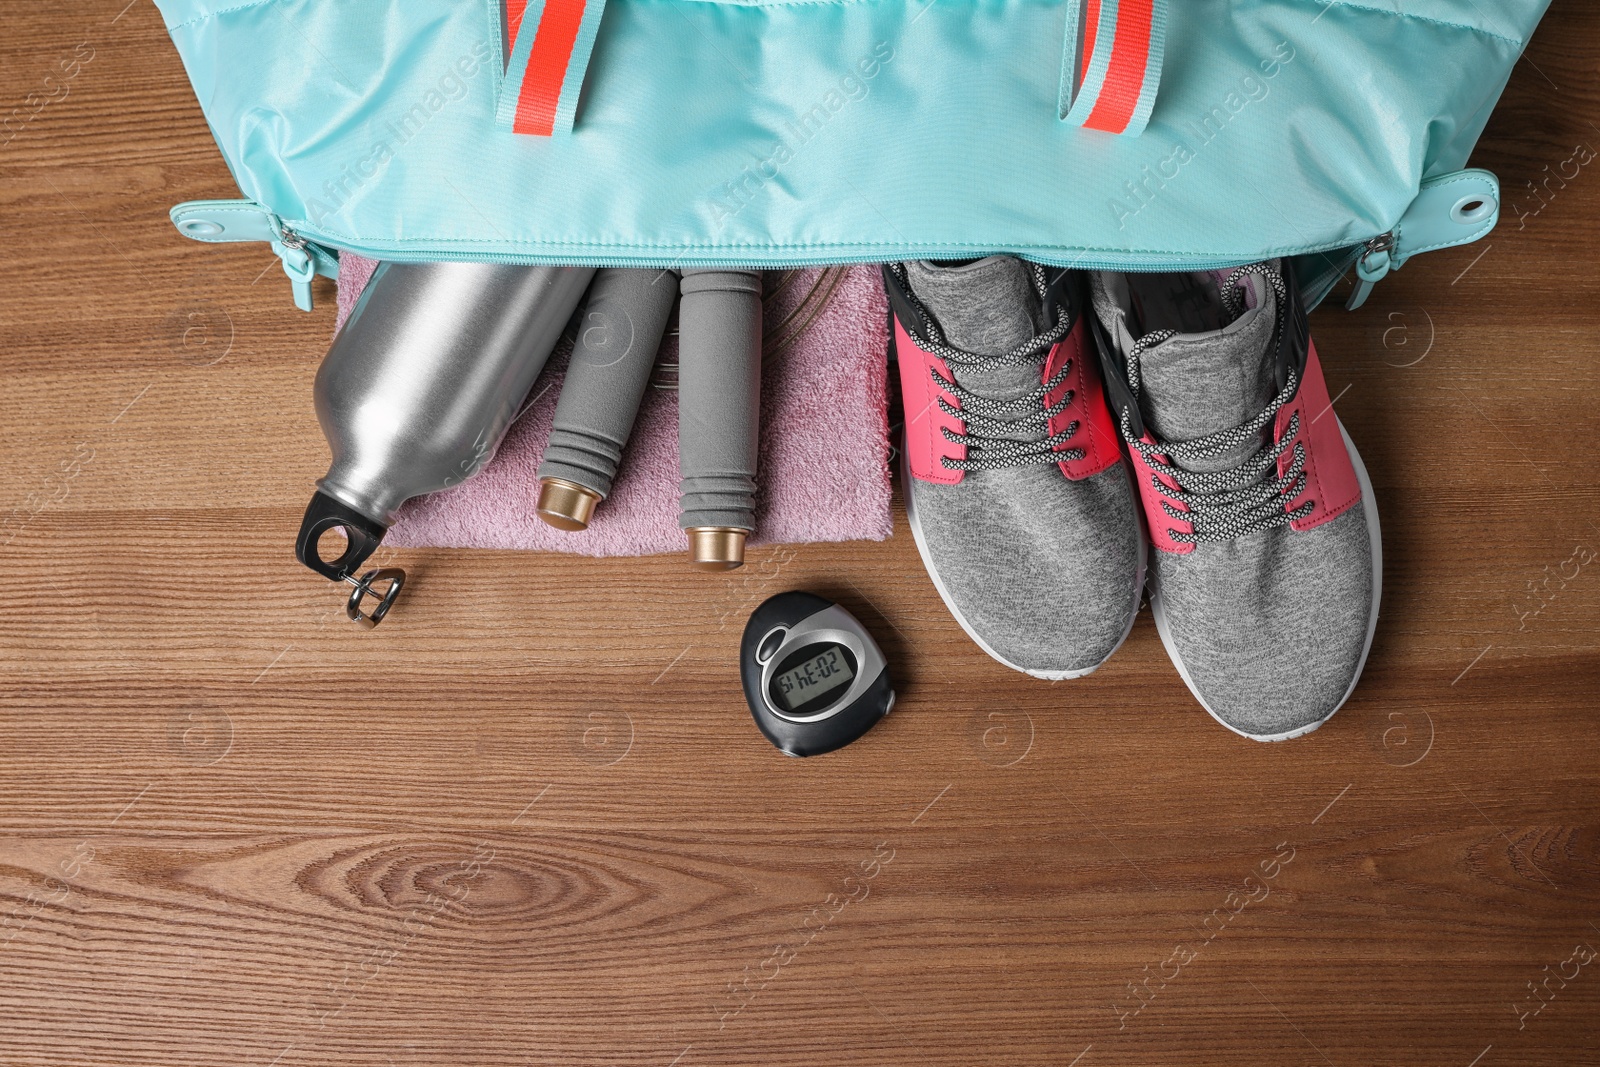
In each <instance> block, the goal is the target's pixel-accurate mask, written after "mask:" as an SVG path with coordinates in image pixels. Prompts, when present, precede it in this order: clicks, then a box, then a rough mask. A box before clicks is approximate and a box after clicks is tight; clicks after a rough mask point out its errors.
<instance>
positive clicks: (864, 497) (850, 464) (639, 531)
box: [338, 254, 893, 556]
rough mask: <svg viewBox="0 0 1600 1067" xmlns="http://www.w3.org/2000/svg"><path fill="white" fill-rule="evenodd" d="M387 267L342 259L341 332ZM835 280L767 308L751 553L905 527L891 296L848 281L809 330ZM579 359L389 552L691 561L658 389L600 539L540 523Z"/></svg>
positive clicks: (674, 453)
mask: <svg viewBox="0 0 1600 1067" xmlns="http://www.w3.org/2000/svg"><path fill="white" fill-rule="evenodd" d="M375 267H376V264H375V263H374V262H373V261H371V260H367V259H362V258H361V257H359V256H354V255H349V254H346V255H344V256H342V257H340V261H339V318H338V322H339V325H343V324H344V320H345V317H346V316H348V315H349V314H350V310H351V308H353V307H354V306H355V302H356V298H357V297H359V296H360V295H361V290H362V289H363V288H365V286H366V284H367V280H368V279H369V278H370V277H371V276H372V271H373V269H374V268H375ZM822 273H823V272H822V271H820V270H815V269H813V270H805V271H801V272H798V274H797V275H796V276H795V277H794V278H793V279H792V280H791V281H790V282H789V283H788V284H786V285H785V286H784V287H783V289H782V291H780V292H778V293H776V294H774V296H773V297H772V298H770V299H769V300H768V301H767V308H766V317H767V326H768V331H769V333H768V337H767V354H766V356H765V357H764V358H763V366H762V375H761V457H760V469H759V472H758V476H757V481H758V484H759V485H760V494H759V497H758V501H757V511H756V525H757V529H756V532H755V534H754V536H752V537H751V539H750V543H751V544H775V543H793V542H802V541H850V540H872V541H881V540H883V539H884V538H886V537H888V536H889V533H890V531H891V530H892V528H893V521H892V519H891V518H890V514H889V468H888V456H889V436H888V426H887V410H888V391H887V385H888V367H887V363H886V347H887V333H886V323H887V314H888V311H887V307H886V305H885V302H884V295H883V284H882V282H881V280H880V278H879V274H878V270H877V268H876V267H850V268H845V269H843V270H842V271H841V270H839V269H837V268H835V270H834V271H833V272H832V274H831V275H830V276H829V277H827V278H824V279H823V280H822V289H821V290H819V292H822V291H826V289H827V287H828V286H830V285H836V287H835V288H834V289H833V294H832V298H831V299H830V300H828V302H827V303H826V305H825V306H823V309H822V311H821V313H820V314H817V315H816V317H815V319H814V320H813V321H811V322H810V323H809V325H807V324H806V322H805V320H806V319H807V318H808V317H809V316H810V315H811V314H812V313H813V312H814V310H815V307H816V306H817V300H816V298H815V297H813V299H812V300H811V301H810V302H808V303H807V304H806V306H805V308H804V309H801V311H800V314H799V315H798V316H794V317H791V316H792V315H793V313H794V312H795V311H796V310H797V309H799V308H800V306H801V303H802V301H803V300H804V298H805V297H806V295H807V293H808V292H810V291H811V289H812V286H813V283H815V282H816V281H817V279H818V278H819V276H820V275H821V274H822ZM797 330H799V331H800V332H799V333H798V334H796V331H797ZM570 355H571V346H570V344H568V343H567V342H563V343H562V345H561V346H560V347H559V348H557V350H556V352H555V353H554V354H553V355H552V356H551V358H550V363H549V365H548V366H547V367H546V368H545V371H544V373H543V374H542V375H540V377H539V380H538V381H537V382H535V383H534V386H533V391H532V393H531V394H530V402H529V403H528V405H527V406H526V407H525V408H524V410H523V412H522V414H521V415H519V416H518V417H517V420H516V422H515V423H514V424H513V425H512V427H511V430H510V431H509V432H508V433H507V434H506V438H505V441H504V442H502V443H501V445H500V451H499V453H498V454H497V455H496V456H495V458H494V459H493V460H492V461H491V462H490V463H489V465H488V466H486V467H485V468H484V469H483V470H482V471H480V472H479V473H478V474H477V476H476V477H474V478H472V479H471V480H469V481H467V482H464V483H462V484H461V485H459V486H456V487H454V488H451V489H448V490H445V491H443V492H439V493H434V494H432V495H430V496H426V497H419V498H417V499H416V500H413V501H411V502H410V503H408V504H407V505H406V506H405V507H404V508H402V509H401V512H400V517H399V519H398V520H397V521H396V522H395V524H394V526H393V527H392V528H391V529H390V531H389V534H388V536H387V537H386V538H385V541H386V543H388V544H392V545H398V546H415V547H424V546H428V547H442V548H520V549H538V550H546V551H555V552H575V553H579V554H582V555H586V556H642V555H649V554H652V553H657V552H681V551H684V550H685V549H686V547H687V541H686V540H685V538H684V535H683V531H682V530H680V529H679V527H678V395H677V393H676V392H674V391H672V390H671V389H663V388H657V387H655V386H652V387H651V388H649V389H646V390H645V398H644V404H643V405H642V406H641V408H640V410H639V418H638V421H637V422H635V423H634V427H633V438H632V440H630V441H629V442H628V448H627V450H626V452H625V453H624V455H623V458H622V466H621V469H620V470H619V471H618V473H617V479H616V484H615V485H614V486H613V488H612V492H611V495H610V496H609V497H607V498H606V499H605V501H604V502H603V503H601V504H600V506H599V508H598V509H597V510H596V511H595V515H594V520H593V522H591V523H590V525H589V528H588V529H587V530H583V531H579V532H576V533H567V532H563V531H561V530H556V529H553V528H552V527H550V526H547V525H546V524H545V523H544V522H543V521H542V520H541V519H540V518H539V516H538V514H537V513H536V512H535V510H534V508H535V504H536V502H537V501H538V498H539V477H538V470H539V459H540V457H541V456H542V455H543V454H544V446H545V442H546V441H548V440H549V438H550V424H551V422H552V420H553V419H554V418H555V408H556V398H557V396H558V395H559V394H560V391H561V380H562V377H563V376H564V372H565V370H566V364H567V359H568V358H569V357H570ZM660 362H661V364H662V365H670V364H675V363H676V362H677V341H676V339H675V338H672V337H668V338H667V340H666V341H665V343H664V344H663V345H662V352H661V360H660ZM658 371H659V368H658Z"/></svg>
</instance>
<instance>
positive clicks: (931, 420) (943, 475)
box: [894, 317, 967, 485]
mask: <svg viewBox="0 0 1600 1067" xmlns="http://www.w3.org/2000/svg"><path fill="white" fill-rule="evenodd" d="M894 350H895V357H896V361H897V362H898V363H899V365H900V402H901V404H902V406H903V407H904V409H905V416H906V433H905V448H906V462H907V464H908V465H909V466H910V468H911V474H912V476H913V477H915V478H917V479H919V480H920V481H924V482H935V483H937V484H939V485H955V484H957V483H958V482H960V481H961V479H962V478H963V477H964V476H965V475H966V472H965V471H959V470H951V469H949V468H948V467H946V466H945V465H944V464H943V463H940V462H939V461H940V459H942V458H944V457H945V456H948V457H950V458H951V459H958V460H959V459H966V458H967V446H966V445H963V444H957V443H956V442H954V441H951V440H949V439H947V438H946V437H945V435H944V434H943V433H942V432H941V431H942V430H943V429H944V428H946V427H948V428H949V429H950V431H951V432H952V433H958V434H964V433H966V432H967V425H966V423H965V422H963V421H962V420H961V419H958V418H955V417H954V416H951V415H947V414H946V413H945V411H944V409H943V408H941V407H940V406H939V398H940V397H941V396H942V397H944V399H945V400H946V401H947V402H948V403H949V404H950V406H951V407H956V408H959V407H960V406H961V404H960V402H959V401H957V400H956V398H955V397H953V396H951V395H950V394H949V393H947V392H945V391H944V390H943V389H940V388H939V387H938V386H937V385H935V384H934V381H933V375H932V374H930V373H929V368H933V369H935V370H937V371H938V372H939V374H940V375H941V376H942V377H943V378H944V379H945V381H954V380H955V376H954V375H952V374H951V373H950V368H949V367H948V366H947V365H946V364H945V361H944V360H942V359H940V358H939V357H938V356H936V355H934V354H933V353H932V352H927V351H924V350H923V349H922V348H921V347H919V346H918V345H917V342H916V340H915V339H913V338H912V336H911V334H910V333H909V332H907V330H906V328H905V327H904V326H902V325H901V324H900V319H899V318H898V317H896V318H895V320H894Z"/></svg>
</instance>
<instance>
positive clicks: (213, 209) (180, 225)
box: [171, 200, 339, 311]
mask: <svg viewBox="0 0 1600 1067" xmlns="http://www.w3.org/2000/svg"><path fill="white" fill-rule="evenodd" d="M171 218H172V224H173V225H174V226H176V227H177V229H178V232H179V233H181V234H183V235H184V236H185V237H189V238H192V239H193V240H196V241H204V242H206V243H207V244H216V243H221V242H228V241H265V242H266V243H268V244H270V245H271V246H272V251H273V253H274V254H275V255H276V256H277V257H278V258H279V259H280V260H282V261H283V273H284V274H286V275H288V277H289V287H290V290H291V291H292V292H293V294H294V306H295V307H297V308H299V309H300V310H301V311H310V310H311V279H312V278H314V277H315V276H316V275H318V274H321V275H323V276H324V277H328V278H337V277H339V259H338V257H337V256H336V255H335V254H334V252H333V251H332V250H331V249H328V248H324V247H323V246H321V245H318V244H313V243H312V242H310V241H308V240H306V238H304V237H303V236H301V235H300V234H298V233H296V232H294V231H293V230H291V229H290V228H289V227H287V226H285V225H284V224H283V221H282V220H281V219H279V218H278V216H276V215H274V214H273V213H272V212H270V211H268V210H267V209H266V208H265V207H263V206H261V205H260V204H258V203H256V202H255V201H254V200H190V201H188V202H187V203H183V204H179V205H177V206H176V207H174V208H173V209H172V212H171Z"/></svg>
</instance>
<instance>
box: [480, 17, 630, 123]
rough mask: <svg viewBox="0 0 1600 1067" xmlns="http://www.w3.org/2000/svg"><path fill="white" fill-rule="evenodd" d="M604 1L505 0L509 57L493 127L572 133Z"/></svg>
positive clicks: (501, 83) (598, 29)
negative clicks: (510, 42)
mask: <svg viewBox="0 0 1600 1067" xmlns="http://www.w3.org/2000/svg"><path fill="white" fill-rule="evenodd" d="M605 6H606V4H605V0H506V27H507V30H508V32H509V35H510V38H511V40H512V42H513V43H512V46H511V58H510V59H509V60H507V62H506V73H505V77H504V78H502V79H501V82H500V106H499V110H498V111H497V112H496V115H495V124H496V125H497V126H499V127H500V128H501V129H506V130H510V131H511V132H513V133H526V134H532V135H533V136H535V137H550V136H553V135H555V134H567V133H571V132H572V121H573V118H574V117H575V116H576V115H577V113H578V94H579V93H580V92H581V91H582V89H583V75H584V72H585V71H586V70H587V69H588V67H589V55H590V53H591V52H593V51H594V39H595V36H596V35H597V34H598V33H599V32H600V16H601V14H602V13H603V12H604V11H605Z"/></svg>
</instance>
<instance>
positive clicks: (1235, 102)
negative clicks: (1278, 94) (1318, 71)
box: [1108, 41, 1295, 230]
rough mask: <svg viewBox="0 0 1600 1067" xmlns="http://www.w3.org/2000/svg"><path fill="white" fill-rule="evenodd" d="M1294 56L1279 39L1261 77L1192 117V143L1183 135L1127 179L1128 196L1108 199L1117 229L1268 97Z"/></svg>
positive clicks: (1290, 47)
mask: <svg viewBox="0 0 1600 1067" xmlns="http://www.w3.org/2000/svg"><path fill="white" fill-rule="evenodd" d="M1294 57H1295V50H1294V45H1292V44H1290V43H1289V42H1288V41H1279V42H1278V45H1277V47H1276V48H1274V49H1273V50H1272V55H1271V56H1269V57H1268V58H1266V59H1263V60H1262V61H1261V62H1260V64H1258V65H1259V67H1260V70H1261V77H1259V78H1258V77H1256V76H1255V75H1254V74H1246V75H1245V76H1244V77H1243V78H1241V79H1240V80H1239V84H1238V85H1237V86H1236V87H1234V88H1233V89H1231V90H1229V92H1228V94H1227V95H1226V96H1225V97H1223V98H1222V102H1221V103H1219V104H1213V105H1212V106H1211V107H1210V108H1209V109H1207V110H1206V111H1204V112H1202V113H1201V115H1200V117H1199V119H1197V120H1196V119H1191V120H1190V121H1189V123H1188V124H1187V127H1186V130H1187V131H1188V132H1191V133H1193V135H1194V144H1193V146H1192V147H1191V145H1190V143H1189V142H1188V141H1185V140H1183V139H1182V138H1179V139H1178V140H1177V141H1176V142H1174V143H1173V145H1172V147H1171V149H1169V150H1168V152H1167V154H1166V155H1165V156H1163V157H1162V158H1161V159H1160V161H1158V162H1157V163H1156V164H1155V166H1154V167H1153V168H1152V167H1151V165H1150V164H1148V163H1146V164H1144V165H1143V166H1141V167H1140V168H1139V178H1138V180H1136V181H1134V180H1130V181H1125V182H1123V183H1122V187H1123V188H1124V189H1125V190H1127V196H1126V197H1122V196H1114V197H1112V198H1111V199H1110V200H1109V201H1108V204H1109V206H1110V208H1111V214H1112V215H1113V216H1114V217H1115V218H1116V220H1117V229H1119V230H1122V229H1126V228H1127V225H1128V220H1129V219H1131V218H1133V217H1134V216H1135V215H1137V214H1139V212H1141V211H1143V210H1144V209H1145V207H1146V206H1147V205H1149V204H1150V202H1151V201H1153V200H1154V199H1155V198H1156V195H1157V194H1158V193H1160V192H1161V190H1163V189H1165V188H1166V187H1167V183H1169V182H1171V181H1174V180H1176V179H1177V177H1178V176H1179V175H1180V174H1182V173H1183V168H1184V167H1186V166H1188V165H1189V163H1190V162H1192V161H1193V160H1194V159H1195V157H1196V156H1197V155H1199V153H1200V151H1201V149H1203V148H1205V146H1206V145H1208V144H1210V143H1211V142H1212V141H1214V140H1216V138H1217V136H1218V135H1220V134H1221V133H1222V131H1223V130H1224V129H1226V128H1227V126H1228V124H1229V123H1230V122H1232V121H1233V120H1234V118H1235V117H1236V116H1237V115H1238V114H1239V113H1240V112H1242V111H1244V109H1245V108H1247V107H1249V106H1250V105H1251V104H1253V103H1259V102H1260V101H1262V100H1265V99H1266V98H1267V95H1268V94H1269V93H1271V92H1272V85H1271V82H1272V79H1274V78H1276V77H1277V76H1278V74H1279V73H1280V72H1281V71H1282V70H1283V68H1284V67H1287V66H1288V65H1289V64H1290V63H1292V62H1294Z"/></svg>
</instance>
